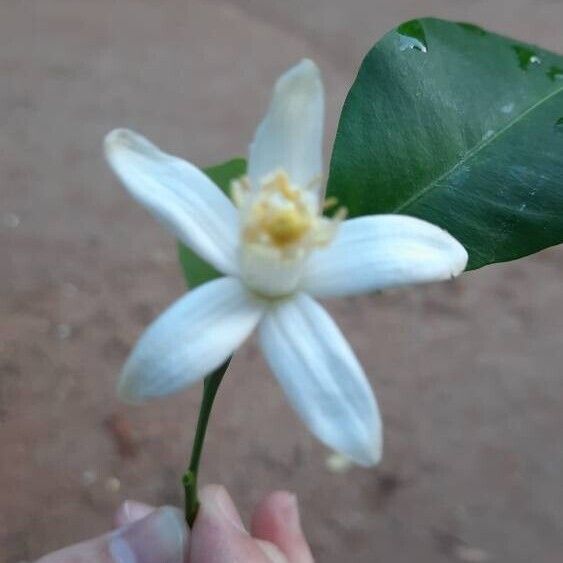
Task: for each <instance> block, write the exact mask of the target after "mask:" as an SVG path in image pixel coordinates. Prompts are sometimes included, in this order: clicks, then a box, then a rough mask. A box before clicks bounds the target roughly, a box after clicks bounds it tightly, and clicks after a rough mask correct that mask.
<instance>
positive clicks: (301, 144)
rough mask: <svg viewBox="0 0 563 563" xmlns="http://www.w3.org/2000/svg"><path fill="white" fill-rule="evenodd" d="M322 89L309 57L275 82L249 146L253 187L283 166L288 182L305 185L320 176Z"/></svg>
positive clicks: (315, 66)
mask: <svg viewBox="0 0 563 563" xmlns="http://www.w3.org/2000/svg"><path fill="white" fill-rule="evenodd" d="M323 122H324V90H323V85H322V82H321V76H320V72H319V69H318V67H317V65H315V63H314V62H313V61H311V60H309V59H304V60H302V61H301V62H300V63H299V64H297V65H296V66H294V67H292V68H291V69H289V70H288V71H287V72H286V73H285V74H283V75H282V76H281V77H280V78H279V79H278V81H277V83H276V85H275V87H274V94H273V97H272V100H271V102H270V107H269V109H268V112H267V114H266V117H265V118H264V120H263V121H262V123H260V125H259V126H258V129H257V130H256V134H255V136H254V141H253V142H252V144H251V145H250V154H249V158H248V175H249V177H250V181H251V183H252V185H253V186H254V187H257V186H259V185H260V181H261V180H262V179H263V178H264V177H266V176H268V175H270V174H272V173H273V172H275V171H276V170H279V169H283V170H285V171H286V172H287V174H288V175H289V178H290V180H291V182H292V183H293V184H294V185H296V186H300V187H303V188H304V187H307V186H308V185H309V184H310V183H311V182H313V181H315V180H320V179H321V178H320V177H321V175H322V143H323Z"/></svg>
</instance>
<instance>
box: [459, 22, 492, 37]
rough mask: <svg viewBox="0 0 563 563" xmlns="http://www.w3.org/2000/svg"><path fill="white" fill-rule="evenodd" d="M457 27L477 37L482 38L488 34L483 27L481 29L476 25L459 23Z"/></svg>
mask: <svg viewBox="0 0 563 563" xmlns="http://www.w3.org/2000/svg"><path fill="white" fill-rule="evenodd" d="M457 25H459V27H462V28H463V29H465V31H469V32H470V33H474V34H475V35H480V36H483V35H487V32H486V31H485V30H484V29H483V28H482V27H479V26H478V25H475V24H474V23H468V22H457Z"/></svg>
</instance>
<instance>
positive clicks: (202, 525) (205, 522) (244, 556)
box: [190, 485, 287, 563]
mask: <svg viewBox="0 0 563 563" xmlns="http://www.w3.org/2000/svg"><path fill="white" fill-rule="evenodd" d="M199 499H200V503H201V504H200V508H199V512H198V515H197V518H196V520H195V523H194V527H193V530H192V536H191V543H190V563H233V561H244V562H245V563H287V560H286V558H285V557H284V556H283V554H282V553H281V552H280V551H279V550H278V549H277V548H276V547H275V546H274V545H271V544H268V542H256V541H255V540H254V538H252V537H251V536H250V534H249V533H248V532H247V531H246V530H245V529H244V525H243V523H242V520H241V518H240V515H239V513H238V511H237V509H236V507H235V505H234V504H233V501H232V500H231V497H230V496H229V494H228V493H227V491H226V490H225V489H224V488H223V487H219V486H216V485H211V486H208V487H204V488H203V489H202V491H201V492H200V495H199Z"/></svg>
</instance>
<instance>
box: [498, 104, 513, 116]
mask: <svg viewBox="0 0 563 563" xmlns="http://www.w3.org/2000/svg"><path fill="white" fill-rule="evenodd" d="M500 111H502V113H506V114H509V113H512V112H513V111H514V102H510V103H508V104H506V105H504V106H502V107H501V108H500Z"/></svg>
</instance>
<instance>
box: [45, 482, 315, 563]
mask: <svg viewBox="0 0 563 563" xmlns="http://www.w3.org/2000/svg"><path fill="white" fill-rule="evenodd" d="M200 502H201V506H200V508H199V513H198V516H197V518H196V521H195V524H194V527H193V529H191V530H188V529H187V527H186V525H185V522H184V516H183V514H182V513H181V512H180V511H179V510H178V509H176V508H171V507H164V508H159V509H154V508H153V507H150V506H147V505H144V504H140V503H137V502H132V501H128V502H126V503H124V504H123V505H122V506H121V508H120V509H119V510H118V512H117V514H116V525H117V526H118V528H117V529H116V530H115V531H113V532H110V533H108V534H105V535H103V536H100V537H98V538H95V539H93V540H89V541H86V542H83V543H79V544H76V545H73V546H70V547H67V548H65V549H62V550H60V551H57V552H55V553H51V554H49V555H46V556H45V557H42V558H41V559H39V561H37V563H235V562H239V561H240V562H244V563H312V562H313V557H312V555H311V551H310V549H309V546H308V545H307V541H306V540H305V537H304V535H303V532H302V530H301V525H300V521H299V512H298V508H297V500H296V498H295V497H294V496H293V495H291V494H290V493H287V492H275V493H271V494H270V495H268V496H267V497H266V498H265V499H264V500H263V501H262V502H261V503H259V504H258V506H257V507H256V509H255V511H254V515H253V517H252V524H251V532H252V535H250V534H249V533H248V532H247V531H246V530H245V528H244V525H243V523H242V520H241V518H240V515H239V513H238V511H237V509H236V507H235V505H234V504H233V501H232V500H231V497H230V496H229V494H228V493H227V491H226V490H225V489H224V488H223V487H220V486H217V485H211V486H208V487H204V488H203V489H202V491H201V493H200Z"/></svg>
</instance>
